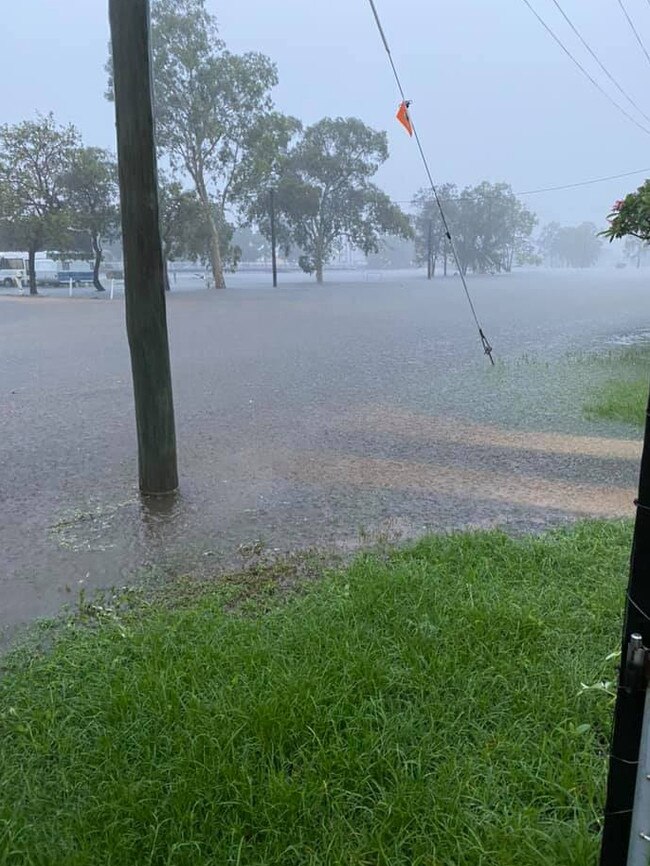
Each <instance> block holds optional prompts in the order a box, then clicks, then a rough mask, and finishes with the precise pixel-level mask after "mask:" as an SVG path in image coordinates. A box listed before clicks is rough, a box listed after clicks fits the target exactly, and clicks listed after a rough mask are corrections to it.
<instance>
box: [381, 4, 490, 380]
mask: <svg viewBox="0 0 650 866" xmlns="http://www.w3.org/2000/svg"><path fill="white" fill-rule="evenodd" d="M368 2H369V3H370V8H371V9H372V14H373V15H374V18H375V23H376V24H377V29H378V30H379V35H380V36H381V41H382V42H383V43H384V48H385V49H386V54H387V55H388V60H389V62H390V66H391V69H392V70H393V75H394V76H395V81H396V83H397V89H398V90H399V92H400V96H401V97H402V106H405V107H406V109H407V110H408V107H409V105H410V103H409V102H408V101H407V99H406V95H405V93H404V88H403V87H402V81H401V79H400V77H399V73H398V71H397V67H396V66H395V62H394V60H393V55H392V54H391V51H390V46H389V45H388V40H387V39H386V34H385V33H384V28H383V27H382V24H381V20H380V18H379V13H378V12H377V7H376V6H375V2H374V0H368ZM407 116H408V115H407ZM408 119H409V121H410V125H411V129H412V131H413V136H414V138H415V141H416V144H417V146H418V150H419V152H420V159H421V160H422V165H423V166H424V170H425V172H426V175H427V178H428V179H429V184H430V186H431V191H432V193H433V197H434V199H435V201H436V204H437V206H438V211H439V212H440V219H441V220H442V224H443V226H444V229H445V235H446V237H447V240H448V241H449V246H450V248H451V252H452V255H453V257H454V261H455V262H456V267H457V268H458V273H459V274H460V279H461V282H462V285H463V290H464V292H465V295H466V297H467V302H468V304H469V307H470V310H471V311H472V316H473V318H474V321H475V323H476V327H477V328H478V333H479V337H480V339H481V344H482V346H483V351H484V352H485V354H486V355H487V356H488V358H489V359H490V363H491V364H492V365H493V366H494V358H493V357H492V346H491V345H490V343H489V342H488V339H487V337H486V336H485V333H484V331H483V328H482V327H481V322H480V321H479V318H478V314H477V312H476V308H475V306H474V302H473V300H472V296H471V295H470V293H469V289H468V287H467V280H466V278H465V274H464V273H463V268H462V267H461V263H460V256H459V255H458V250H457V249H456V244H455V243H454V239H453V237H452V235H451V231H450V229H449V224H448V222H447V217H446V216H445V211H444V208H443V206H442V202H441V201H440V198H439V196H438V190H437V189H436V185H435V182H434V180H433V175H432V174H431V169H430V168H429V161H428V159H427V157H426V154H425V152H424V148H423V147H422V143H421V141H420V136H419V135H418V131H417V129H416V127H415V124H414V123H413V118H412V117H410V116H409V117H408Z"/></svg>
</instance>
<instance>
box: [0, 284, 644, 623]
mask: <svg viewBox="0 0 650 866" xmlns="http://www.w3.org/2000/svg"><path fill="white" fill-rule="evenodd" d="M337 279H338V280H339V282H337V283H334V282H332V283H330V284H328V285H326V286H324V287H322V288H318V287H316V286H313V285H308V284H306V283H302V282H300V281H299V280H298V279H297V278H296V277H290V278H289V277H285V278H284V280H285V283H284V286H283V287H281V288H279V289H277V290H275V291H274V290H272V289H270V288H269V287H268V286H267V282H266V277H262V276H259V275H237V276H235V277H233V278H232V279H231V288H230V289H228V290H227V291H225V292H214V291H212V292H206V291H196V290H194V291H191V288H192V286H193V285H195V284H196V283H191V282H187V283H185V284H183V282H182V281H181V283H180V284H179V285H178V289H179V290H178V291H177V292H174V293H172V295H171V297H170V298H169V307H168V311H169V326H170V334H171V347H172V363H173V371H174V387H175V399H176V412H177V433H178V444H179V462H180V472H181V483H182V487H181V492H180V494H179V496H177V497H176V498H174V499H171V500H156V501H153V502H143V501H142V500H141V499H140V497H139V496H138V493H137V489H136V486H135V479H136V454H135V431H134V421H133V410H132V394H131V388H130V370H129V359H128V352H127V346H126V338H125V331H124V321H123V319H124V307H123V301H122V299H121V296H120V293H119V291H118V292H117V293H116V297H115V298H114V300H113V301H111V300H110V299H109V298H108V296H106V297H102V298H101V299H95V300H91V299H90V297H89V296H90V294H91V293H89V292H80V295H81V296H80V297H77V298H73V299H72V300H70V299H68V298H67V297H65V296H63V297H61V296H60V295H62V294H63V295H64V294H65V293H56V292H54V293H50V296H48V297H41V298H37V299H29V298H19V297H10V296H5V297H0V365H1V366H0V369H1V370H2V375H1V378H0V467H1V469H0V508H1V512H0V513H1V517H0V548H1V549H2V561H1V564H0V569H1V572H0V622H1V623H2V624H3V626H4V627H5V630H6V633H8V630H10V629H12V628H13V627H15V626H16V625H17V624H19V623H21V622H26V621H29V620H31V619H34V618H36V617H40V616H46V615H50V614H52V613H54V612H56V611H57V610H58V609H59V608H60V606H61V605H62V604H65V603H70V602H72V601H73V600H74V599H75V598H76V597H77V596H78V593H79V590H80V589H81V588H83V589H84V590H86V591H90V590H92V589H93V588H95V587H109V586H119V585H122V584H125V583H128V582H131V581H132V580H134V578H137V577H138V575H142V574H145V573H149V570H150V567H151V566H155V567H156V568H157V569H159V570H160V573H161V574H164V571H165V569H166V568H178V567H179V566H180V565H182V567H184V568H188V569H189V568H193V569H194V568H203V569H204V570H205V569H217V568H218V567H219V566H220V565H222V564H226V563H228V562H231V561H232V559H233V557H235V558H236V556H237V554H236V550H237V548H238V546H239V545H241V544H251V543H252V542H256V541H258V540H262V541H263V542H264V543H265V544H267V545H269V546H270V547H271V548H279V549H282V550H286V549H288V548H292V547H296V546H311V545H319V546H320V545H327V546H337V547H343V548H350V547H351V546H353V545H354V544H355V543H357V542H358V541H359V539H361V540H364V539H367V538H368V537H369V536H370V537H373V536H376V535H377V534H378V533H379V534H384V535H386V534H387V535H388V536H390V537H393V538H396V537H399V536H414V535H418V534H421V533H422V532H424V531H426V530H431V529H433V530H437V529H450V528H459V527H466V526H493V525H505V526H507V527H509V528H511V529H513V530H515V531H520V530H525V529H539V528H542V527H545V526H548V525H551V524H557V523H562V522H565V521H567V520H569V519H572V518H574V517H575V516H579V515H587V516H610V515H611V516H618V515H629V514H631V513H632V508H631V503H632V499H633V495H634V485H635V481H636V475H637V470H638V458H639V453H640V451H639V445H638V442H637V441H636V439H637V437H638V433H637V431H635V430H634V429H632V428H630V427H626V426H625V425H616V424H612V423H608V422H605V421H594V420H590V419H588V418H587V417H585V415H584V412H583V408H582V407H583V404H584V402H585V400H586V399H587V397H588V392H589V389H590V388H591V387H593V384H594V383H596V382H598V381H602V380H603V379H605V378H606V377H607V376H608V362H607V360H606V358H605V359H602V360H597V361H595V360H593V359H592V358H591V357H590V355H591V353H593V352H594V351H595V350H598V351H604V352H605V353H607V352H608V351H610V350H612V351H615V350H616V346H617V345H618V344H620V343H626V342H630V341H632V340H634V339H636V338H637V337H638V336H639V335H641V334H642V333H643V332H646V331H647V328H648V309H649V308H650V285H649V283H650V276H646V274H645V273H644V272H643V271H641V272H632V271H623V272H621V271H617V270H614V269H612V270H608V271H600V272H593V273H588V272H585V273H565V272H561V271H559V272H555V273H553V272H544V273H542V272H538V273H531V274H518V275H510V276H505V277H498V278H496V277H493V278H481V279H475V280H472V281H471V286H472V288H473V291H474V292H475V295H476V302H477V306H478V308H479V311H480V313H481V316H482V318H483V320H484V326H485V330H486V333H487V334H488V336H489V338H490V340H491V341H492V343H493V345H494V348H495V356H496V358H497V366H496V368H491V367H490V366H489V365H488V363H487V362H486V359H485V358H484V357H483V356H482V354H481V347H480V343H479V341H478V338H477V335H476V332H475V329H474V327H473V323H472V320H471V318H470V316H469V313H468V310H467V307H466V302H465V301H464V299H463V296H462V294H461V289H460V286H459V283H458V281H457V280H456V279H453V278H450V279H448V280H446V281H444V280H437V281H434V282H433V283H428V282H427V281H426V280H424V279H423V278H421V277H415V276H413V275H411V274H401V273H400V274H385V275H383V276H382V275H380V274H375V275H373V276H372V277H371V278H370V279H368V278H367V275H366V276H363V275H361V276H359V275H357V276H354V275H348V276H347V277H345V276H343V279H345V280H346V281H345V282H343V281H341V280H342V276H341V275H339V276H337ZM57 294H58V295H59V297H56V295H57Z"/></svg>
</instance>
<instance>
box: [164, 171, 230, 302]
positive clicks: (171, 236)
mask: <svg viewBox="0 0 650 866" xmlns="http://www.w3.org/2000/svg"><path fill="white" fill-rule="evenodd" d="M158 189H159V193H158V195H159V202H160V236H161V240H162V245H163V256H164V259H165V288H166V289H167V290H169V274H168V268H167V263H168V262H170V261H174V260H176V259H183V258H185V259H190V260H191V261H201V262H203V263H206V262H208V261H210V259H211V244H212V226H211V224H210V223H208V222H207V220H206V218H205V212H204V209H203V207H202V205H201V202H200V201H199V199H198V196H197V195H196V193H195V192H194V190H185V189H183V187H182V186H181V184H180V183H179V182H178V181H174V180H169V179H168V178H167V177H166V176H165V175H164V174H163V173H162V172H161V173H159V180H158ZM212 218H213V221H214V225H215V226H217V228H218V235H219V251H220V256H221V261H222V263H223V262H226V263H227V266H228V267H231V268H232V269H234V267H235V266H236V264H237V261H238V259H239V255H238V253H239V251H238V248H237V247H233V246H232V244H231V241H232V236H233V228H232V226H231V225H229V224H228V223H227V222H226V221H225V220H224V219H223V218H222V216H221V213H220V211H219V208H218V207H216V206H213V212H212ZM222 266H223V265H222Z"/></svg>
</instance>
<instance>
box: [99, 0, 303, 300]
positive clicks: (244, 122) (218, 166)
mask: <svg viewBox="0 0 650 866" xmlns="http://www.w3.org/2000/svg"><path fill="white" fill-rule="evenodd" d="M152 47H153V74H154V89H155V97H156V99H155V109H156V125H157V133H158V147H159V150H160V151H161V153H162V154H164V155H165V156H166V157H167V158H168V159H169V162H170V164H171V166H172V169H173V170H174V171H175V173H177V174H178V175H180V176H187V177H188V178H189V180H190V181H191V183H192V185H193V187H194V190H195V192H196V197H197V201H198V203H199V205H200V208H201V211H202V217H203V221H204V223H205V231H206V232H207V236H208V239H209V244H210V247H209V253H210V255H209V259H210V263H211V267H212V273H213V277H214V283H215V286H216V287H223V286H224V285H225V280H224V274H223V270H224V268H223V264H222V251H221V242H220V238H219V229H220V226H225V225H227V220H226V209H227V208H228V207H229V206H231V207H233V208H235V210H237V209H238V208H240V207H241V206H242V203H243V202H244V201H245V200H246V198H247V196H249V195H250V194H251V192H253V191H254V190H256V189H258V188H259V187H260V186H261V185H262V184H264V183H265V182H266V180H267V179H268V177H269V176H270V175H271V173H272V172H273V170H274V168H275V166H276V163H277V160H278V159H279V158H280V157H281V155H282V153H283V152H284V151H285V150H286V147H287V145H288V143H289V140H290V139H291V137H292V135H293V134H294V133H295V132H296V130H297V129H298V128H299V123H298V122H297V121H296V120H294V119H293V118H287V117H284V116H283V115H281V114H279V113H278V112H276V111H275V110H274V107H273V100H272V98H271V90H272V89H273V88H274V87H275V85H276V84H277V81H278V77H277V70H276V67H275V64H274V63H272V62H271V60H269V58H268V57H266V56H265V55H263V54H260V53H258V52H247V53H245V54H241V55H238V54H233V53H231V52H229V51H227V50H226V48H225V46H224V43H223V42H222V41H221V39H220V38H219V34H218V28H217V24H216V19H215V18H214V16H213V15H211V14H210V13H209V12H208V10H207V8H206V4H205V0H155V2H154V3H153V4H152ZM110 91H111V82H110V67H109V95H110Z"/></svg>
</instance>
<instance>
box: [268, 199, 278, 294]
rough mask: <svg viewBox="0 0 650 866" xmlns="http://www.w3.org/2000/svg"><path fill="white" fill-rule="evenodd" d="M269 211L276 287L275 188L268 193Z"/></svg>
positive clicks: (275, 285) (274, 285) (274, 284)
mask: <svg viewBox="0 0 650 866" xmlns="http://www.w3.org/2000/svg"><path fill="white" fill-rule="evenodd" d="M269 211H270V217H271V264H272V268H273V288H274V289H277V287H278V257H277V252H276V240H275V190H274V189H272V190H271V192H270V194H269Z"/></svg>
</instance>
